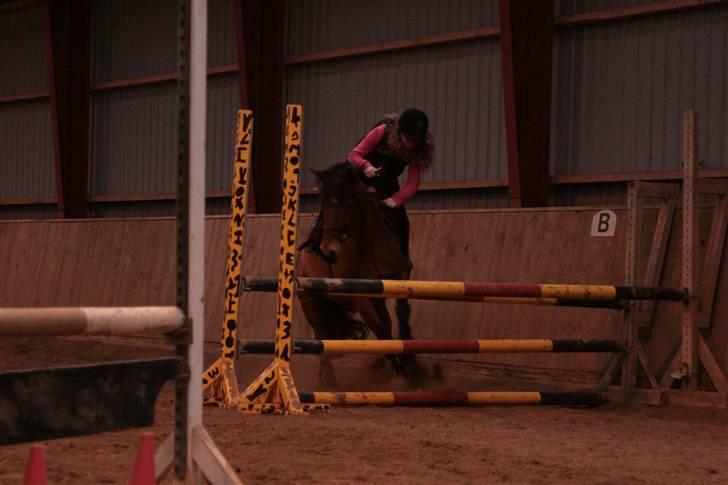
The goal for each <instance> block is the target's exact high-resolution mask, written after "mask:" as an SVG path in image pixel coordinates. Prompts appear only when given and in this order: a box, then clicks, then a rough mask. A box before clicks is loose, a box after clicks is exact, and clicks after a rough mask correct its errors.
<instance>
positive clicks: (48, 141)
mask: <svg viewBox="0 0 728 485" xmlns="http://www.w3.org/2000/svg"><path fill="white" fill-rule="evenodd" d="M47 89H48V52H47V38H46V35H45V32H44V28H43V10H42V9H41V8H32V9H24V10H17V11H11V12H8V13H5V14H3V15H0V96H14V95H23V94H33V93H39V92H42V91H45V90H47ZM0 147H2V153H1V154H0V198H2V199H22V198H38V197H54V196H55V194H56V187H55V166H54V161H53V138H52V129H51V114H50V101H49V99H48V98H45V99H37V100H30V101H19V102H15V103H10V104H0ZM3 212H4V213H7V212H8V209H6V208H3ZM21 212H24V211H21Z"/></svg>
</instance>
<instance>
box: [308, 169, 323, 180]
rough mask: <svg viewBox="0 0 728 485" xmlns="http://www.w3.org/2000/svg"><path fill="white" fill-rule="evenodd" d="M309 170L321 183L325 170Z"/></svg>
mask: <svg viewBox="0 0 728 485" xmlns="http://www.w3.org/2000/svg"><path fill="white" fill-rule="evenodd" d="M309 170H311V173H313V174H314V175H315V176H316V178H317V179H318V180H319V181H321V176H322V175H323V173H324V171H323V170H316V169H313V168H310V169H309Z"/></svg>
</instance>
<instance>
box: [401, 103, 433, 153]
mask: <svg viewBox="0 0 728 485" xmlns="http://www.w3.org/2000/svg"><path fill="white" fill-rule="evenodd" d="M398 123H399V131H400V133H402V134H403V135H404V136H406V137H407V139H409V140H411V141H413V142H414V143H417V144H418V145H420V144H423V143H425V142H426V141H427V130H428V128H429V121H428V119H427V115H426V114H425V113H424V112H423V111H421V110H419V109H417V108H410V109H408V110H405V111H404V112H403V113H402V114H401V115H399V120H398Z"/></svg>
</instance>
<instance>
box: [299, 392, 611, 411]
mask: <svg viewBox="0 0 728 485" xmlns="http://www.w3.org/2000/svg"><path fill="white" fill-rule="evenodd" d="M301 402H303V403H305V404H329V405H339V406H426V407H431V406H488V405H529V404H530V405H542V406H549V405H551V406H598V405H600V404H603V403H604V402H606V400H605V397H604V396H603V395H602V394H601V393H598V392H529V391H524V392H516V391H496V392H482V391H476V392H457V391H439V392H437V391H436V392H419V391H417V392H302V393H301Z"/></svg>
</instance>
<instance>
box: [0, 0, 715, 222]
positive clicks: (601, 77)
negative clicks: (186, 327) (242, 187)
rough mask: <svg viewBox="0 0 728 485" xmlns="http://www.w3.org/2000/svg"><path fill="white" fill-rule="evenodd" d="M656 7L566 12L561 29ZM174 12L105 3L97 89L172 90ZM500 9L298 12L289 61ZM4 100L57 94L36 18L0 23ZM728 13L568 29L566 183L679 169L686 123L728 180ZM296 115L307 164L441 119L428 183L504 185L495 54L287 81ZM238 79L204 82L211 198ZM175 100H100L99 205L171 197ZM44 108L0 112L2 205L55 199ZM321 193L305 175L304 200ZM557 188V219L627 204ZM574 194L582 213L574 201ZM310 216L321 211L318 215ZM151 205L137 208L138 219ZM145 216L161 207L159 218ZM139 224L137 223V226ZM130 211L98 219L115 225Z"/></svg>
mask: <svg viewBox="0 0 728 485" xmlns="http://www.w3.org/2000/svg"><path fill="white" fill-rule="evenodd" d="M646 3H652V0H561V1H558V0H557V2H556V8H555V12H556V16H557V17H562V16H567V15H573V14H579V13H584V12H591V11H598V10H605V9H615V8H621V7H631V6H636V5H642V4H646ZM233 5H234V2H233V0H218V1H213V2H210V14H209V19H210V30H209V34H210V39H209V42H208V44H209V63H210V65H211V66H221V65H227V64H234V63H235V25H234V17H233V15H232V12H233V10H232V9H233ZM175 7H176V0H161V1H157V2H151V3H150V2H144V1H143V0H128V1H125V2H114V1H112V0H98V1H97V2H96V5H95V13H94V15H95V18H94V37H93V45H94V56H93V62H94V71H93V82H94V83H100V82H108V81H115V80H123V79H129V78H134V77H139V76H150V75H159V74H166V73H172V72H174V71H175V69H176V65H175V63H176V59H175V42H176V8H175ZM497 7H498V2H497V1H496V0H419V1H418V0H399V1H396V2H391V1H385V0H372V1H369V2H352V1H340V0H287V1H286V9H285V15H286V19H287V22H288V24H287V27H286V44H285V45H286V55H288V56H292V55H298V54H306V53H315V52H321V51H327V50H332V49H342V48H349V47H356V46H362V45H367V44H373V43H378V42H387V41H396V40H402V39H412V38H416V37H421V36H427V35H437V34H442V33H449V32H455V31H462V30H466V29H472V28H477V27H490V26H497V24H498V8H497ZM0 33H2V35H0V56H1V57H2V59H3V62H1V63H0V70H1V71H0V74H2V75H0V96H9V95H14V94H27V93H33V92H39V91H43V90H46V89H47V52H46V48H47V46H46V39H45V34H44V32H43V18H42V10H41V9H39V8H31V9H24V10H17V11H11V12H5V13H3V14H2V15H0ZM727 64H728V6H724V7H709V8H698V9H693V10H688V11H683V12H680V13H674V14H666V15H649V16H645V17H638V18H633V19H626V20H625V19H623V20H615V21H611V22H607V23H597V24H589V25H583V26H578V27H561V28H559V29H557V33H556V38H555V46H554V91H553V103H552V106H553V110H552V116H553V134H552V137H553V143H552V165H553V168H552V171H553V173H554V174H557V175H566V174H593V173H613V172H633V171H648V170H665V169H677V168H679V166H680V165H679V155H680V153H679V151H680V134H681V126H680V119H681V112H682V111H683V110H685V109H695V110H697V111H698V112H699V116H700V136H699V140H700V149H701V154H700V158H701V159H703V160H704V165H705V166H707V167H728V152H727V151H728V142H726V141H725V140H728V115H726V113H728V65H727ZM284 95H285V97H286V101H287V102H296V103H301V104H303V105H304V110H305V128H304V145H303V146H304V151H305V153H304V157H305V163H306V164H307V166H308V167H314V168H320V167H324V166H327V165H329V164H331V163H334V162H337V161H341V160H343V159H344V158H345V157H346V155H347V153H348V151H349V150H350V149H351V148H352V146H353V145H354V144H355V143H356V141H357V140H358V139H359V138H360V137H361V136H362V135H363V134H364V133H365V132H366V130H367V129H368V128H369V127H370V126H371V125H372V123H374V122H375V121H377V120H378V119H380V118H381V117H382V116H383V115H384V114H385V113H387V112H392V111H401V110H403V109H405V108H408V107H410V106H419V107H421V108H422V109H424V110H426V111H427V112H428V113H429V114H430V115H431V120H432V129H433V132H434V134H435V136H436V141H437V152H436V160H435V164H434V165H433V167H432V169H431V170H429V171H428V172H427V173H426V176H425V182H457V181H473V180H481V179H494V178H497V179H502V178H505V177H506V157H505V142H504V138H505V133H504V122H503V99H502V98H503V95H502V81H501V73H500V51H499V45H498V41H497V39H492V40H489V39H485V40H477V41H469V42H461V43H456V44H450V45H443V46H438V47H433V46H431V47H424V48H419V49H414V50H407V51H401V52H390V53H383V54H375V55H370V56H364V57H359V58H349V59H341V60H331V61H327V62H319V63H311V64H302V65H291V66H288V67H287V69H286V85H285V93H284ZM238 96H239V93H238V89H237V74H236V73H229V74H222V75H214V76H211V77H210V78H209V101H208V103H209V104H208V116H209V124H208V132H207V133H208V144H207V149H208V156H209V160H208V170H207V177H208V182H207V188H208V190H210V191H215V192H220V191H221V192H225V191H227V190H229V184H230V173H231V166H232V158H233V139H234V122H235V110H236V109H237V106H238V104H239V100H238ZM175 98H176V86H175V83H174V82H167V83H161V84H155V85H148V86H138V87H127V88H116V89H112V90H104V91H98V92H96V93H94V95H93V98H92V101H91V110H92V127H91V130H92V131H91V154H92V155H91V156H92V161H91V170H92V174H91V175H92V177H91V180H92V182H91V185H92V187H91V191H92V195H126V194H155V193H169V192H174V190H175V171H176V170H175V165H176V141H175V140H176V118H175V117H176V105H175V101H176V99H175ZM51 133H52V131H51V123H50V112H49V103H48V101H47V100H42V99H41V100H36V101H30V102H18V103H12V104H0V146H2V147H3V160H2V164H0V197H2V198H31V197H52V196H54V193H55V182H54V180H55V170H54V166H53V157H52V138H51ZM312 183H313V181H312V178H311V177H310V175H309V174H308V171H304V185H306V186H311V185H312ZM622 194H623V192H622V191H621V190H617V191H612V190H607V191H606V192H605V189H604V187H601V188H599V187H595V191H594V192H593V193H592V192H590V189H588V188H587V189H584V188H577V187H574V186H570V187H561V188H559V189H558V190H557V191H556V192H555V194H554V197H555V200H556V201H557V202H563V203H571V202H572V201H576V200H597V199H599V197H603V198H604V199H605V200H608V201H610V202H612V201H614V200H616V198H621V197H622ZM572 195H573V196H572ZM506 203H507V198H506V190H505V189H503V188H497V189H468V190H460V191H436V192H420V193H419V194H418V195H417V196H416V197H415V199H413V200H412V201H411V203H410V205H409V206H410V207H412V208H428V209H434V208H442V209H447V208H461V207H494V206H495V207H497V206H503V205H505V204H506ZM307 205H311V204H309V203H308V202H307ZM140 207H143V204H136V205H135V207H134V208H133V212H134V214H135V215H141V214H140V211H142V212H143V208H140ZM149 207H150V209H149V210H150V214H155V215H156V214H160V210H161V209H160V205H159V204H155V203H150V204H149ZM130 210H132V209H130ZM120 211H121V209H119V207H116V206H115V207H113V209H112V208H108V207H107V208H99V211H98V212H99V213H100V214H101V213H105V212H108V213H113V214H115V215H119V214H120V213H121V212H120Z"/></svg>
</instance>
